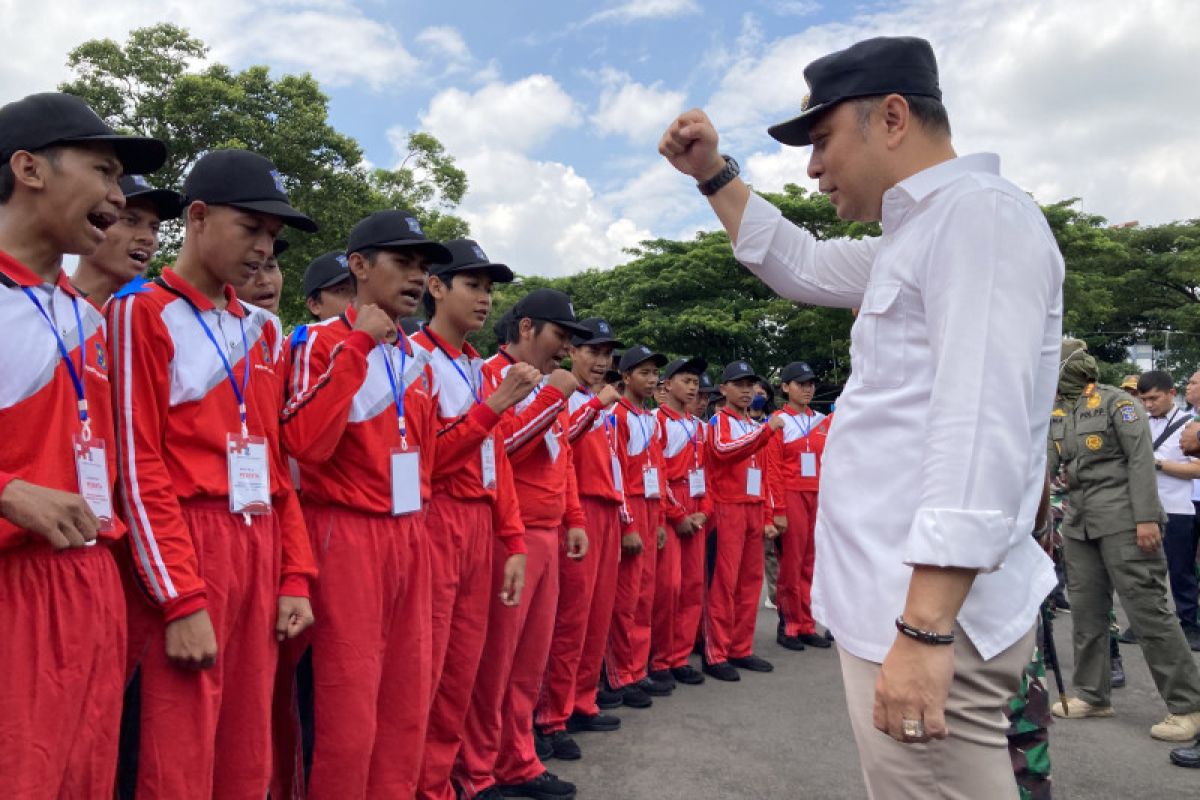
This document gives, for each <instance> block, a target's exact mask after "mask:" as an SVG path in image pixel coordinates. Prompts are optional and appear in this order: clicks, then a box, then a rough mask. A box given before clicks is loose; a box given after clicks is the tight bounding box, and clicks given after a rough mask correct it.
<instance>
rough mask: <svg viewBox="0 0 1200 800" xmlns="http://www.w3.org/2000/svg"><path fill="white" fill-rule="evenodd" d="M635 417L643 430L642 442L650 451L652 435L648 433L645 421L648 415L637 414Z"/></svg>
mask: <svg viewBox="0 0 1200 800" xmlns="http://www.w3.org/2000/svg"><path fill="white" fill-rule="evenodd" d="M635 416H636V417H637V421H638V427H639V428H641V429H642V441H643V442H645V445H646V450H649V449H650V434H649V433H647V432H646V420H645V419H644V418H645V417H646V416H648V415H646V414H642V413H641V412H635Z"/></svg>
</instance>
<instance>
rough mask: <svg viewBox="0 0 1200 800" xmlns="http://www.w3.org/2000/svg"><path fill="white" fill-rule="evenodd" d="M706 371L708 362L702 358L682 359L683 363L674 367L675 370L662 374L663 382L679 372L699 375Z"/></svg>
mask: <svg viewBox="0 0 1200 800" xmlns="http://www.w3.org/2000/svg"><path fill="white" fill-rule="evenodd" d="M707 369H708V362H707V361H705V360H704V359H703V358H700V357H699V356H697V357H696V358H688V359H684V361H683V362H682V363H681V364H680V365H679V366H677V367H675V369H673V370H667V371H666V372H665V373H663V380H666V379H668V378H673V377H675V376H676V375H678V374H679V373H681V372H685V373H689V374H694V375H701V374H703V373H704V371H705V370H707Z"/></svg>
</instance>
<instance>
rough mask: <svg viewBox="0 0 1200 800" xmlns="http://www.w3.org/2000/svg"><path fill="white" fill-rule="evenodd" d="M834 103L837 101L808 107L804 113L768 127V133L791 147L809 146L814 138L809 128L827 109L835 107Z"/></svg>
mask: <svg viewBox="0 0 1200 800" xmlns="http://www.w3.org/2000/svg"><path fill="white" fill-rule="evenodd" d="M834 105H836V103H822V104H821V105H819V106H813V107H812V108H806V109H804V113H803V114H800V115H799V116H796V117H792V118H791V119H789V120H786V121H784V122H779V123H776V124H775V125H772V126H771V127H769V128H767V133H769V134H770V135H771V138H772V139H774V140H775V141H777V142H780V143H781V144H786V145H789V146H791V147H808V146H809V145H810V144H812V139H810V138H809V135H808V130H809V128H811V127H812V124H813V123H814V122H816V121H817V119H818V118H820V117H821V116H822V115H823V114H824V113H825V112H826V111H828V110H830V109H831V108H833V106H834Z"/></svg>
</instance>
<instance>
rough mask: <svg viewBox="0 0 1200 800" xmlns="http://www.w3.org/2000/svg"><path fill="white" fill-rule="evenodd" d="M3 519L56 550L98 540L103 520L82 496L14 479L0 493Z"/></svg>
mask: <svg viewBox="0 0 1200 800" xmlns="http://www.w3.org/2000/svg"><path fill="white" fill-rule="evenodd" d="M0 516H2V517H4V518H5V519H6V520H8V521H9V522H11V523H12V524H13V525H16V526H17V527H18V528H23V529H24V530H27V531H32V532H33V533H36V534H38V535H39V536H41V537H42V538H44V539H45V540H46V541H47V542H49V543H50V546H51V547H53V548H54V549H55V550H63V549H66V548H68V547H83V546H84V545H85V544H87V543H88V542H93V541H95V540H96V532H97V531H98V530H100V520H98V519H96V515H95V514H93V513H92V509H91V508H90V507H89V506H88V504H87V501H85V500H84V499H83V498H82V497H81V496H79V495H77V494H73V493H71V492H62V491H59V490H58V489H47V488H46V487H44V486H37V485H35V484H32V483H29V482H27V481H23V480H19V479H18V480H14V481H11V482H9V484H8V485H7V486H5V487H4V493H3V494H0Z"/></svg>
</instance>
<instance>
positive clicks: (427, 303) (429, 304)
mask: <svg viewBox="0 0 1200 800" xmlns="http://www.w3.org/2000/svg"><path fill="white" fill-rule="evenodd" d="M455 274H456V273H454V272H450V273H447V274H445V275H430V276H429V277H431V278H437V279H438V280H439V281H441V282H442V283H444V284H445V285H446V288H447V289H449V288H450V285H451V284H452V283H454V276H455ZM421 306H422V307H423V308H424V309H425V319H427V320H431V319H433V315H434V314H436V313H437V301H435V300H434V299H433V295H431V294H430V293H429V289H428V288H426V289H425V294H423V295H421Z"/></svg>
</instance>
